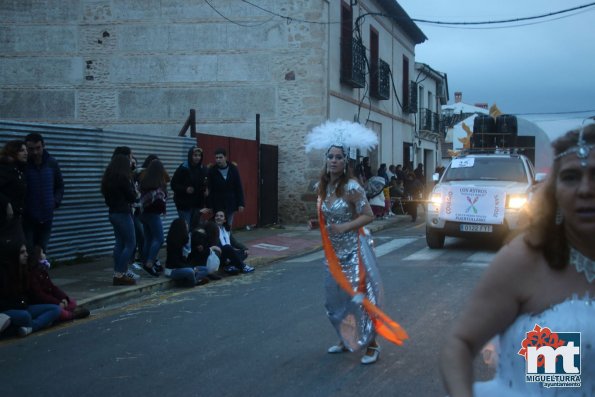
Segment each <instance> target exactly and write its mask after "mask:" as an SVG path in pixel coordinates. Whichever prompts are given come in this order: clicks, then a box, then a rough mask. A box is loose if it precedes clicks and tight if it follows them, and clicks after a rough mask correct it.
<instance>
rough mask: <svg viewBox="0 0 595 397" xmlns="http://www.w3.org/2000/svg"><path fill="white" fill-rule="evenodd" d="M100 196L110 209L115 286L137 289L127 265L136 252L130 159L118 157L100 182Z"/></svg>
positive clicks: (122, 155) (135, 195) (135, 193)
mask: <svg viewBox="0 0 595 397" xmlns="http://www.w3.org/2000/svg"><path fill="white" fill-rule="evenodd" d="M101 193H102V194H103V197H104V199H105V204H106V205H107V206H108V208H109V220H110V223H111V224H112V226H113V228H114V236H115V239H116V241H115V244H114V253H113V256H114V277H113V285H134V284H136V280H135V279H134V275H132V274H128V262H129V261H130V258H131V256H132V253H133V252H134V247H135V244H136V237H135V233H134V221H133V219H132V203H134V201H135V200H136V197H137V192H136V189H135V188H134V182H133V178H132V173H131V172H130V157H129V156H126V155H124V154H116V155H114V156H113V157H112V160H111V162H110V163H109V165H108V166H107V168H106V170H105V173H104V174H103V179H102V181H101Z"/></svg>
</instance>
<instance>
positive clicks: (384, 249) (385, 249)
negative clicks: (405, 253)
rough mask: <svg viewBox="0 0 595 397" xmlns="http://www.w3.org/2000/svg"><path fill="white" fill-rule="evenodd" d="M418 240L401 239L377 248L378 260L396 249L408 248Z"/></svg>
mask: <svg viewBox="0 0 595 397" xmlns="http://www.w3.org/2000/svg"><path fill="white" fill-rule="evenodd" d="M415 240H417V239H416V238H399V239H394V240H392V241H389V242H388V243H384V244H382V245H379V246H377V247H376V258H380V257H381V256H384V255H386V254H388V253H390V252H392V251H394V250H396V249H399V248H401V247H404V246H406V245H407V244H410V243H412V242H414V241H415Z"/></svg>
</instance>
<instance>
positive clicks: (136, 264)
mask: <svg viewBox="0 0 595 397" xmlns="http://www.w3.org/2000/svg"><path fill="white" fill-rule="evenodd" d="M131 266H132V268H133V269H134V270H143V264H142V263H141V262H140V261H137V262H134V263H133V264H132V265H131Z"/></svg>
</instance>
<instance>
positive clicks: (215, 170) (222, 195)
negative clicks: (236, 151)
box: [207, 148, 245, 227]
mask: <svg viewBox="0 0 595 397" xmlns="http://www.w3.org/2000/svg"><path fill="white" fill-rule="evenodd" d="M215 163H216V164H215V165H214V166H212V167H211V168H210V169H209V177H208V180H209V183H208V186H209V195H208V197H207V206H208V208H209V209H210V210H211V211H212V213H213V214H214V213H215V212H216V211H217V210H222V211H225V216H226V218H227V223H228V224H229V226H230V227H231V225H232V222H233V216H234V213H235V212H236V211H238V212H242V211H244V205H245V204H244V188H243V187H242V180H241V179H240V173H239V171H238V167H236V166H235V165H234V164H232V163H230V162H228V161H227V152H226V151H225V149H221V148H219V149H217V150H215Z"/></svg>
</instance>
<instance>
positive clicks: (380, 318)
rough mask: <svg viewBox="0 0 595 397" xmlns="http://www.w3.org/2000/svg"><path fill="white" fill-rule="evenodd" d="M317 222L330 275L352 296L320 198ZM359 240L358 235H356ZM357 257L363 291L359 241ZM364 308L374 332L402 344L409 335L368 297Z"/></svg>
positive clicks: (363, 291) (362, 268) (351, 289)
mask: <svg viewBox="0 0 595 397" xmlns="http://www.w3.org/2000/svg"><path fill="white" fill-rule="evenodd" d="M318 223H319V224H320V234H321V235H322V247H323V249H324V255H325V256H326V260H327V262H328V267H329V271H330V273H331V275H332V276H333V278H334V279H335V281H336V282H337V284H338V285H339V286H340V287H341V288H342V289H343V290H344V291H345V292H347V293H348V294H349V295H350V296H352V297H353V296H354V295H355V294H356V291H354V290H353V288H352V286H351V283H350V282H349V280H347V277H345V274H343V271H342V270H341V265H340V264H339V258H337V254H336V253H335V250H334V249H333V246H332V244H331V240H330V238H329V235H328V231H327V229H326V223H325V220H324V215H323V214H322V209H321V199H320V198H319V200H318ZM359 233H360V234H361V233H363V232H362V229H360V230H359ZM358 240H359V236H358ZM358 259H359V267H360V286H359V288H358V291H357V292H358V293H365V289H363V290H362V281H361V280H364V277H365V268H364V266H363V263H362V262H363V261H362V258H361V255H360V253H359V243H358ZM362 305H363V307H364V309H365V310H366V311H367V312H368V315H369V316H370V318H371V319H372V323H373V324H374V328H375V330H376V332H377V333H378V334H379V335H381V336H382V337H384V338H385V339H386V340H388V341H390V342H392V343H394V344H396V345H399V346H400V345H402V344H403V341H404V340H405V339H407V338H409V336H408V335H407V332H406V331H405V330H404V329H403V328H402V327H401V326H400V325H399V324H398V323H396V322H395V321H393V320H392V319H391V318H390V317H389V316H387V315H386V314H384V312H383V311H382V310H380V309H379V308H378V307H376V305H374V304H373V303H372V302H370V300H369V299H368V298H365V297H364V301H363V302H362Z"/></svg>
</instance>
